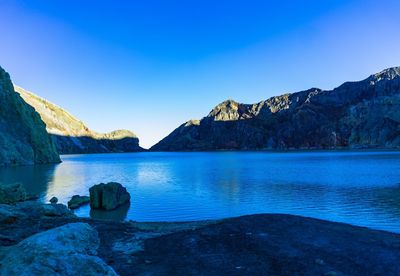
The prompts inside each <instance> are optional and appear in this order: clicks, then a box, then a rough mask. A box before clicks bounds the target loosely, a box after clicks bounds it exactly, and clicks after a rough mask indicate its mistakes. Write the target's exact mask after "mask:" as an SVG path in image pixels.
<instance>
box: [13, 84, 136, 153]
mask: <svg viewBox="0 0 400 276" xmlns="http://www.w3.org/2000/svg"><path fill="white" fill-rule="evenodd" d="M14 88H15V91H16V92H18V93H19V94H20V95H21V97H22V98H23V99H24V100H25V102H27V103H28V104H29V105H31V106H32V107H33V108H34V109H35V110H36V111H37V112H38V113H39V114H40V117H41V118H42V120H43V122H44V123H45V124H46V129H47V132H48V133H49V134H50V135H51V137H52V139H53V141H54V142H55V144H56V147H57V150H58V151H59V153H60V154H77V153H108V152H134V151H142V150H143V149H142V148H141V147H140V146H139V139H138V137H137V136H136V135H135V134H134V133H133V132H131V131H129V130H123V129H122V130H115V131H112V132H110V133H98V132H95V131H92V130H91V129H89V128H88V127H87V126H86V125H85V124H84V123H83V122H82V121H80V120H78V119H77V118H75V117H74V116H73V115H72V114H70V113H69V112H68V111H66V110H64V109H63V108H61V107H59V106H57V105H55V104H53V103H51V102H49V101H47V100H45V99H43V98H41V97H39V96H37V95H35V94H34V93H32V92H29V91H27V90H25V89H23V88H21V87H19V86H17V85H14Z"/></svg>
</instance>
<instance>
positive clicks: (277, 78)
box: [0, 0, 400, 148]
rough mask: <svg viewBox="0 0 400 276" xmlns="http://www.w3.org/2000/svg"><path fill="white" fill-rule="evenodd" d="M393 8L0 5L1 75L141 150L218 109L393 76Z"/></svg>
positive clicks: (186, 2) (398, 31)
mask: <svg viewBox="0 0 400 276" xmlns="http://www.w3.org/2000/svg"><path fill="white" fill-rule="evenodd" d="M399 14H400V1H398V0H380V1H376V0H347V1H344V0H343V1H342V0H325V1H321V0H318V1H317V0H309V1H307V0H305V1H294V0H293V1H290V0H287V1H267V0H264V1H252V0H246V1H240V0H238V1H235V0H230V1H215V0H212V1H211V0H181V1H177V0H168V1H154V0H147V1H117V0H113V1H111V0H110V1H103V0H96V1H94V0H93V1H90V0H88V1H81V0H68V1H67V0H65V1H61V0H42V1H22V0H21V1H17V0H15V1H13V0H9V1H5V0H0V66H2V67H3V68H4V69H5V70H7V71H8V72H9V73H10V75H11V78H12V80H13V82H14V83H15V84H17V85H19V86H22V87H23V88H25V89H27V90H30V91H32V92H34V93H35V94H37V95H39V96H41V97H44V98H45V99H47V100H49V101H51V102H53V103H55V104H57V105H59V106H61V107H63V108H64V109H66V110H68V111H69V112H71V113H72V114H73V115H75V116H76V117H77V118H79V119H80V120H82V121H83V122H85V123H86V124H87V125H88V126H89V127H90V128H91V129H93V130H95V131H99V132H108V131H112V130H115V129H129V130H131V131H133V132H134V133H136V134H137V135H138V136H139V139H140V145H141V146H143V147H145V148H148V147H150V146H151V145H153V144H155V143H156V142H158V141H159V140H161V139H162V138H163V137H165V136H166V135H168V134H169V133H170V132H171V131H173V130H174V129H175V128H176V127H178V126H179V125H180V124H182V123H184V122H186V121H188V120H190V119H200V118H202V117H203V116H205V115H207V114H208V112H209V111H210V110H211V109H212V108H213V107H214V106H216V105H217V104H218V103H220V102H222V101H224V100H226V99H233V100H236V101H239V102H243V103H255V102H259V101H261V100H265V99H267V98H269V97H271V96H275V95H279V94H282V93H287V92H296V91H300V90H305V89H308V88H311V87H319V88H322V89H332V88H334V87H336V86H338V85H340V84H341V83H343V82H345V81H349V80H361V79H364V78H366V77H367V76H368V75H370V74H372V73H376V72H379V71H381V70H382V69H385V68H388V67H392V66H400V16H399Z"/></svg>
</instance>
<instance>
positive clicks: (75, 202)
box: [68, 195, 90, 209]
mask: <svg viewBox="0 0 400 276" xmlns="http://www.w3.org/2000/svg"><path fill="white" fill-rule="evenodd" d="M89 202H90V197H88V196H80V195H74V196H72V198H71V200H70V201H68V208H70V209H76V208H79V207H81V206H82V205H85V204H87V203H89Z"/></svg>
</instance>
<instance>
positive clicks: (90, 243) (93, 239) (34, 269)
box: [0, 223, 117, 276]
mask: <svg viewBox="0 0 400 276" xmlns="http://www.w3.org/2000/svg"><path fill="white" fill-rule="evenodd" d="M98 247H99V237H98V233H97V231H96V230H94V229H93V228H92V227H91V226H90V225H89V224H87V223H70V224H66V225H64V226H61V227H57V228H53V229H51V230H47V231H44V232H41V233H38V234H35V235H33V236H30V237H29V238H27V239H25V240H23V241H21V242H20V243H18V244H17V245H15V246H13V247H11V248H10V249H9V250H8V252H7V253H6V254H5V256H4V258H3V259H2V260H1V272H0V275H4V276H5V275H117V274H116V273H115V271H114V270H113V269H112V268H111V267H110V266H108V265H107V264H106V263H105V262H104V261H103V260H102V259H100V258H99V257H97V256H96V255H97V249H98Z"/></svg>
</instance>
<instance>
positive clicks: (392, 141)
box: [151, 67, 400, 151]
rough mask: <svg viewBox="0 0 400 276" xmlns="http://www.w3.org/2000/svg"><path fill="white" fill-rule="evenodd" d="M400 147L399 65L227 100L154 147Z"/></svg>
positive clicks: (223, 148) (183, 148) (246, 148)
mask: <svg viewBox="0 0 400 276" xmlns="http://www.w3.org/2000/svg"><path fill="white" fill-rule="evenodd" d="M399 147H400V67H395V68H389V69H386V70H384V71H382V72H380V73H377V74H374V75H371V76H370V77H368V78H367V79H365V80H362V81H357V82H346V83H344V84H342V85H340V86H339V87H337V88H335V89H333V90H321V89H318V88H311V89H309V90H306V91H301V92H297V93H293V94H284V95H281V96H276V97H272V98H269V99H268V100H266V101H261V102H259V103H256V104H241V103H237V102H235V101H233V100H227V101H225V102H223V103H221V104H219V105H217V106H216V107H215V108H214V109H213V110H211V112H210V113H209V114H208V115H207V116H206V117H204V118H203V119H201V120H191V121H188V122H187V123H185V124H182V125H181V126H179V127H178V128H177V129H175V130H174V131H173V132H172V133H171V134H169V135H168V136H167V137H165V138H164V139H162V140H161V141H160V142H159V143H157V144H156V145H154V146H153V147H152V148H151V150H154V151H192V150H198V151H203V150H263V149H332V148H390V149H393V148H399Z"/></svg>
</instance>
